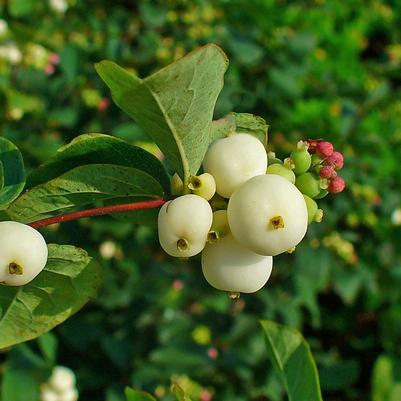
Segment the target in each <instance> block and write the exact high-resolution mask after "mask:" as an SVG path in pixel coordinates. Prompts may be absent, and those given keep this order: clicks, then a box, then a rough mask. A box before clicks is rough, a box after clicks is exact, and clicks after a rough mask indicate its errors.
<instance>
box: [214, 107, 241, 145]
mask: <svg viewBox="0 0 401 401" xmlns="http://www.w3.org/2000/svg"><path fill="white" fill-rule="evenodd" d="M235 128H236V127H235V118H234V116H233V115H232V114H227V115H226V116H225V117H223V118H220V119H219V120H214V121H213V122H212V129H211V132H210V142H213V141H215V140H216V139H220V138H224V137H226V136H228V135H229V134H230V133H233V132H235Z"/></svg>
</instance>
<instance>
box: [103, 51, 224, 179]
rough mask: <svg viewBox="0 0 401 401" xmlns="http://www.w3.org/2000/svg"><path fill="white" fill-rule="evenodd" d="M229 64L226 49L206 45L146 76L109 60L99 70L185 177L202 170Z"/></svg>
mask: <svg viewBox="0 0 401 401" xmlns="http://www.w3.org/2000/svg"><path fill="white" fill-rule="evenodd" d="M227 65H228V60H227V57H226V55H225V54H224V52H223V51H222V50H221V49H220V48H219V47H217V46H215V45H207V46H204V47H202V48H200V49H198V50H196V51H194V52H192V53H190V54H188V55H187V56H185V57H183V58H182V59H180V60H178V61H176V62H175V63H173V64H170V65H169V66H167V67H165V68H163V69H162V70H160V71H158V72H156V73H155V74H153V75H151V76H149V77H148V78H145V79H140V78H138V77H136V76H135V75H134V74H131V73H130V72H128V71H126V70H124V69H123V68H121V67H119V66H118V65H117V64H115V63H113V62H111V61H107V60H105V61H102V62H100V63H98V64H97V65H96V71H97V72H98V74H99V75H100V77H101V78H102V79H103V81H104V82H105V83H106V84H107V86H109V88H110V90H111V93H112V97H113V100H114V102H115V103H116V104H117V105H118V106H119V107H120V108H121V109H122V110H124V111H125V112H126V113H127V114H128V115H129V116H130V117H132V118H133V119H135V121H136V122H137V123H138V124H139V125H140V126H141V127H142V128H143V129H144V130H145V131H146V132H147V133H148V135H150V136H151V137H152V138H153V140H154V141H155V142H156V143H157V145H158V146H159V147H160V149H161V150H162V151H163V153H164V154H165V156H166V158H167V160H168V161H169V162H170V163H171V165H172V166H173V168H174V169H175V170H176V171H177V172H178V173H179V174H180V175H181V177H184V181H185V180H187V179H188V177H189V175H190V174H196V173H197V171H198V169H199V167H200V165H201V163H202V160H203V156H204V154H205V152H206V150H207V147H208V145H209V142H210V129H211V123H212V118H213V111H214V106H215V103H216V100H217V96H218V95H219V93H220V91H221V89H222V87H223V77H224V73H225V71H226V69H227Z"/></svg>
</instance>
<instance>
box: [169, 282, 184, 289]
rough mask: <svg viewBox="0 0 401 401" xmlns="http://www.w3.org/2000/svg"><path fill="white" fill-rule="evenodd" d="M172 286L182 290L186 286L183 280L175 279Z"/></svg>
mask: <svg viewBox="0 0 401 401" xmlns="http://www.w3.org/2000/svg"><path fill="white" fill-rule="evenodd" d="M172 287H173V289H174V290H175V291H181V290H182V289H183V288H184V283H183V282H182V281H181V280H174V282H173V284H172Z"/></svg>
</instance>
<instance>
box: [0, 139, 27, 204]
mask: <svg viewBox="0 0 401 401" xmlns="http://www.w3.org/2000/svg"><path fill="white" fill-rule="evenodd" d="M0 167H1V170H2V173H0V176H1V177H2V178H0V181H2V184H3V185H0V209H4V208H5V207H7V205H8V204H9V203H11V202H12V201H13V200H14V199H16V198H17V197H18V195H19V194H20V193H21V192H22V190H23V189H24V186H25V169H24V161H23V160H22V155H21V152H20V151H19V150H18V148H17V147H16V146H15V145H14V144H13V143H12V142H10V141H9V140H8V139H5V138H1V137H0Z"/></svg>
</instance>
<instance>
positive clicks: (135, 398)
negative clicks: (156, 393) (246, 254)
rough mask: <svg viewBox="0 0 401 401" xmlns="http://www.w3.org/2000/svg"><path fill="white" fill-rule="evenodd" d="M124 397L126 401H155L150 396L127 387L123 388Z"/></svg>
mask: <svg viewBox="0 0 401 401" xmlns="http://www.w3.org/2000/svg"><path fill="white" fill-rule="evenodd" d="M125 396H126V397H127V401H156V398H154V397H152V396H151V395H150V394H148V393H145V392H143V391H138V390H134V389H132V388H129V387H126V388H125Z"/></svg>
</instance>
